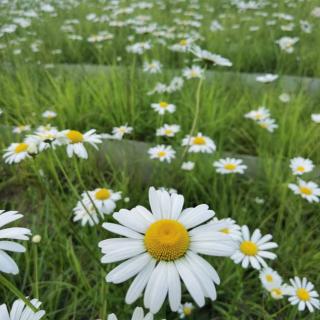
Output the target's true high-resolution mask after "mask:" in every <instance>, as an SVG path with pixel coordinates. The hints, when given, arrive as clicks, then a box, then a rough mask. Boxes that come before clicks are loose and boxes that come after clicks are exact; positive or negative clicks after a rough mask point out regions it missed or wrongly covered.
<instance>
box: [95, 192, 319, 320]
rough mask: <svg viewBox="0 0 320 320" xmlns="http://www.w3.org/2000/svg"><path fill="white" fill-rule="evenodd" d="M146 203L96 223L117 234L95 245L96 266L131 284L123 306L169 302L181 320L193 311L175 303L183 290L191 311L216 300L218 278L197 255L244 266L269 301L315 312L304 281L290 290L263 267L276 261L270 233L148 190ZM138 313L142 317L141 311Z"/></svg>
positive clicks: (315, 301) (155, 306) (154, 308)
mask: <svg viewBox="0 0 320 320" xmlns="http://www.w3.org/2000/svg"><path fill="white" fill-rule="evenodd" d="M149 204H150V209H147V208H145V207H143V206H141V205H138V206H136V207H134V208H133V209H131V210H128V209H121V210H120V211H118V212H115V213H114V214H113V218H114V220H115V221H116V223H110V222H106V223H103V224H102V226H103V228H104V229H106V230H107V231H109V232H111V233H114V234H116V235H118V236H120V237H117V238H111V239H106V240H103V241H101V242H100V243H99V247H100V248H101V251H102V254H103V257H102V259H101V262H102V263H107V264H109V263H115V262H120V264H119V265H118V266H117V267H115V268H114V269H112V270H111V271H110V272H109V273H108V274H107V276H106V281H107V282H108V283H113V284H121V283H124V282H125V281H127V280H129V279H132V278H133V281H132V282H131V284H130V286H129V289H128V291H127V293H126V296H125V302H126V303H127V304H132V303H134V302H135V301H136V300H137V299H138V298H139V297H140V296H141V295H142V296H143V302H144V306H145V308H147V309H149V310H150V312H151V313H152V314H156V313H157V312H159V310H160V309H161V307H162V305H163V304H164V303H165V301H168V304H169V306H170V309H171V310H172V311H173V312H179V314H180V317H181V318H183V317H184V316H187V315H190V314H191V313H192V310H193V308H194V306H193V304H192V303H190V302H187V303H183V304H182V302H181V300H182V294H183V292H184V288H183V286H182V284H184V287H185V289H186V291H187V292H188V293H189V295H190V296H191V297H192V299H193V300H194V302H195V304H196V305H197V306H198V307H203V306H204V305H205V300H206V298H208V299H210V300H212V301H214V300H216V299H217V291H216V286H217V285H219V284H220V281H221V280H220V277H219V275H218V273H217V271H216V270H215V268H214V267H213V266H212V265H211V263H209V262H208V261H207V260H206V259H205V258H204V257H203V255H206V256H215V257H226V258H229V259H231V260H232V261H233V262H234V263H236V264H240V265H241V267H243V268H249V267H251V268H253V269H255V270H258V271H259V273H260V274H259V277H260V279H261V282H262V285H263V287H264V288H265V289H266V290H267V291H268V292H270V295H271V297H273V298H274V299H281V298H283V297H285V296H287V297H288V299H289V302H290V303H291V304H292V305H297V306H298V309H299V310H300V311H303V310H304V309H305V308H306V307H307V308H308V310H309V311H310V312H313V311H314V310H315V309H320V300H319V298H318V293H317V291H316V290H315V289H314V286H313V284H312V283H311V282H310V281H308V280H307V279H306V278H302V279H301V278H299V277H294V278H293V279H291V280H290V285H289V284H284V283H283V282H282V278H281V277H280V276H279V274H278V273H277V272H276V271H274V270H272V269H271V268H270V267H269V266H268V264H267V261H268V260H270V261H272V260H274V259H275V258H276V257H277V256H276V254H275V253H274V252H272V250H273V249H275V248H277V247H278V245H277V244H276V243H275V242H273V241H272V235H270V234H266V235H263V234H262V233H261V231H260V230H259V229H256V230H254V231H253V232H250V231H249V228H248V227H247V226H246V225H244V226H239V225H238V224H237V223H236V222H235V221H234V220H232V219H230V218H225V219H218V218H216V217H215V212H214V211H212V210H211V209H209V207H208V206H207V205H206V204H200V205H198V206H196V207H192V208H186V209H183V205H184V197H183V196H182V195H179V194H177V193H170V192H168V191H166V190H163V189H158V190H156V189H155V188H153V187H151V188H150V189H149ZM136 312H137V311H136ZM140 313H141V319H143V313H142V310H140ZM148 316H149V315H147V317H148ZM112 317H114V316H112ZM112 317H111V318H110V319H116V318H115V317H114V318H112ZM139 319H140V318H139ZM148 319H149V318H148Z"/></svg>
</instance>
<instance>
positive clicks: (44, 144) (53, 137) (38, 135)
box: [25, 127, 62, 152]
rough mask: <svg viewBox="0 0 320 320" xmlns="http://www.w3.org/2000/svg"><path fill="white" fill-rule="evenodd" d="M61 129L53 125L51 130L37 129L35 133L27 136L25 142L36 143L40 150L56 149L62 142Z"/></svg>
mask: <svg viewBox="0 0 320 320" xmlns="http://www.w3.org/2000/svg"><path fill="white" fill-rule="evenodd" d="M59 134H60V133H59V131H58V130H57V129H56V128H54V127H51V128H50V129H49V130H45V129H44V130H39V129H38V130H36V131H35V133H34V134H33V135H29V136H27V138H26V139H25V142H26V143H28V144H32V143H34V144H35V145H37V147H38V150H39V152H42V151H43V150H46V149H48V148H53V149H55V148H56V146H60V145H61V144H62V142H61V141H60V140H59Z"/></svg>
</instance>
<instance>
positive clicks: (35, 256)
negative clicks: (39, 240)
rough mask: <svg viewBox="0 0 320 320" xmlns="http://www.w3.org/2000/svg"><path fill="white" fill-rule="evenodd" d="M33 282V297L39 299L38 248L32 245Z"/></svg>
mask: <svg viewBox="0 0 320 320" xmlns="http://www.w3.org/2000/svg"><path fill="white" fill-rule="evenodd" d="M34 282H35V297H36V298H37V299H39V276H38V246H37V244H36V243H35V244H34Z"/></svg>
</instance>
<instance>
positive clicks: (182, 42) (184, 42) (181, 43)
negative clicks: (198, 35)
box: [179, 39, 188, 46]
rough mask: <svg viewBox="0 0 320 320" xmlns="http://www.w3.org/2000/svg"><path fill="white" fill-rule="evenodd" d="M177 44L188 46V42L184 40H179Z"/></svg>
mask: <svg viewBox="0 0 320 320" xmlns="http://www.w3.org/2000/svg"><path fill="white" fill-rule="evenodd" d="M179 44H180V45H181V46H186V45H187V44H188V41H187V40H186V39H182V40H180V42H179Z"/></svg>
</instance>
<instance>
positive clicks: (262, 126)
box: [259, 122, 268, 129]
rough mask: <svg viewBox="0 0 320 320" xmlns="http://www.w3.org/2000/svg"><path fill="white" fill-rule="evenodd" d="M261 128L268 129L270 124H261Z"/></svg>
mask: <svg viewBox="0 0 320 320" xmlns="http://www.w3.org/2000/svg"><path fill="white" fill-rule="evenodd" d="M259 125H260V127H261V128H263V129H267V128H268V124H267V123H265V122H261V123H259Z"/></svg>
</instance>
